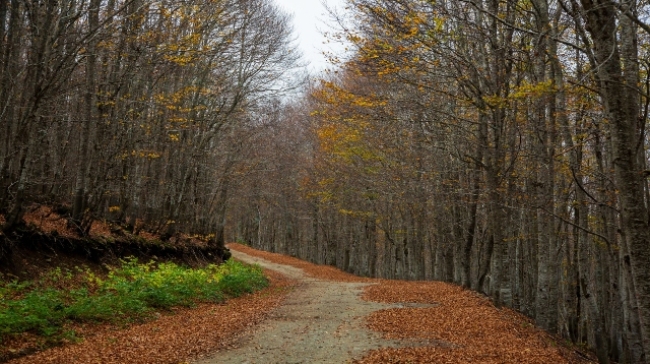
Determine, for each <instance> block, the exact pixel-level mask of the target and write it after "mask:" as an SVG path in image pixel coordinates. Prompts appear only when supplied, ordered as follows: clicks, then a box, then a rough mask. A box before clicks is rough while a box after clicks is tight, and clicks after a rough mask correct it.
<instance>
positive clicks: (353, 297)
mask: <svg viewBox="0 0 650 364" xmlns="http://www.w3.org/2000/svg"><path fill="white" fill-rule="evenodd" d="M232 253H233V256H234V257H235V258H236V259H238V260H241V261H243V262H246V263H257V264H259V265H260V266H262V267H264V268H267V269H271V270H274V271H277V272H280V273H282V274H285V275H287V276H289V277H291V278H292V279H295V280H297V281H298V282H299V283H298V286H297V287H296V288H295V289H294V290H293V291H292V292H291V293H290V294H289V296H288V297H287V299H286V301H285V303H284V304H283V305H282V306H281V307H279V308H278V309H277V310H276V311H274V312H273V313H272V314H271V316H270V318H269V319H268V320H266V321H265V322H264V323H263V324H262V325H260V326H259V327H257V328H256V329H255V331H254V332H252V333H251V334H250V335H248V336H247V337H245V338H243V339H242V340H241V341H240V342H239V343H237V346H238V347H237V348H235V349H231V350H223V351H220V352H217V353H215V354H214V355H213V356H212V357H211V358H210V359H206V360H202V361H199V362H197V364H217V363H219V364H231V363H232V364H235V363H237V364H241V363H247V364H254V363H257V364H259V363H265V364H266V363H295V364H297V363H346V362H349V361H351V360H352V359H354V358H359V357H361V356H362V355H363V353H364V352H366V351H368V350H371V349H377V348H380V347H398V346H401V345H400V342H398V341H389V340H384V339H382V338H381V336H380V335H379V334H378V333H375V332H372V331H370V330H368V329H367V328H366V325H365V323H364V318H365V317H366V316H367V315H368V314H370V313H372V312H374V311H377V310H381V309H385V308H391V307H398V305H389V304H380V303H373V302H366V301H363V300H362V299H361V298H360V297H359V295H360V293H361V291H362V289H363V288H364V287H366V286H367V285H368V284H367V283H342V282H332V281H322V280H317V279H314V278H310V277H307V276H306V275H305V274H304V273H303V271H302V270H301V269H298V268H294V267H291V266H287V265H281V264H276V263H272V262H270V261H267V260H264V259H261V258H257V257H253V256H250V255H247V254H244V253H241V252H238V251H234V250H233V251H232ZM410 346H413V343H412V342H411V343H410Z"/></svg>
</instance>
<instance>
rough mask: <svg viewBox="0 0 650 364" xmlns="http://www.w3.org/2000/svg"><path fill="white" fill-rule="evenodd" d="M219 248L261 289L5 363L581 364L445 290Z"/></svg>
mask: <svg viewBox="0 0 650 364" xmlns="http://www.w3.org/2000/svg"><path fill="white" fill-rule="evenodd" d="M229 248H230V249H231V250H232V253H233V256H234V258H235V259H237V260H240V261H243V262H246V263H255V264H259V265H260V266H262V267H263V268H264V269H265V272H266V274H267V276H268V277H269V279H270V282H271V285H270V287H268V288H266V289H264V290H262V291H259V292H257V293H254V294H249V295H245V296H242V297H240V298H235V299H231V300H228V301H227V302H226V303H224V304H201V305H199V306H198V307H194V308H191V309H188V308H180V309H174V310H172V311H171V312H168V313H165V312H163V313H162V314H161V315H160V316H159V317H158V318H157V319H156V320H153V321H150V322H146V323H143V324H136V325H131V326H128V327H118V326H115V325H89V326H88V327H87V328H86V330H85V331H83V330H82V332H81V333H82V334H83V337H84V338H85V339H84V340H83V341H82V342H78V343H68V344H65V345H63V346H59V347H54V348H50V349H47V350H44V351H41V352H38V353H35V354H32V355H27V356H24V357H22V358H20V359H16V360H13V361H9V363H11V364H18V363H21V364H22V363H134V364H138V363H152V364H153V363H169V364H179V363H189V362H193V363H196V364H212V363H224V364H228V363H248V364H253V363H359V364H365V363H470V362H471V363H485V364H488V363H587V362H591V361H590V360H588V359H586V357H584V356H582V355H581V354H579V353H578V352H576V351H574V350H573V349H570V348H568V347H566V346H564V345H562V344H561V343H559V342H558V341H557V340H556V339H555V338H553V337H552V336H550V335H548V334H546V333H545V332H544V331H542V330H540V329H537V328H535V326H534V325H533V324H532V323H531V321H530V320H529V319H527V318H526V317H524V316H522V315H520V314H517V313H515V312H513V311H511V310H508V309H497V308H495V307H494V305H492V303H491V302H490V301H489V300H488V299H486V298H484V297H482V296H480V295H478V294H476V293H473V292H471V291H468V290H463V289H462V288H460V287H457V286H454V285H450V284H446V283H440V282H405V281H390V280H375V279H368V278H361V277H356V276H354V275H350V274H347V273H345V272H342V271H340V270H338V269H336V268H333V267H330V266H321V265H314V264H311V263H308V262H305V261H302V260H299V259H296V258H292V257H288V256H285V255H280V254H274V253H268V252H262V251H258V250H255V249H252V248H249V247H247V246H244V245H239V244H230V245H229ZM77 329H80V328H77ZM81 329H83V328H81Z"/></svg>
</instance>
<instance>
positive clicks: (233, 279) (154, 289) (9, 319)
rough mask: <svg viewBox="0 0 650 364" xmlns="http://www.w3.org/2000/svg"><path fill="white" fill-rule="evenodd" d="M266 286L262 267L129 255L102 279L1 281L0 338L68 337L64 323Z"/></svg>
mask: <svg viewBox="0 0 650 364" xmlns="http://www.w3.org/2000/svg"><path fill="white" fill-rule="evenodd" d="M267 285H268V281H267V279H266V277H264V274H263V273H262V269H261V268H260V267H258V266H247V265H243V264H241V263H238V262H235V261H232V260H230V261H228V262H226V263H225V264H222V265H219V266H216V265H209V266H207V267H205V268H200V269H192V268H187V267H183V266H179V265H176V264H174V263H159V264H155V263H146V264H142V263H138V261H137V260H135V259H130V260H126V261H123V264H122V266H121V267H119V268H111V269H110V270H109V272H108V275H106V276H103V277H99V276H97V275H95V274H94V273H93V272H92V271H90V270H88V269H86V270H81V269H78V270H77V272H76V273H74V274H73V273H72V272H70V271H66V272H65V273H64V272H61V270H59V269H57V270H54V271H52V272H50V273H49V274H48V275H46V276H45V277H44V278H43V279H42V280H41V281H39V282H22V283H18V282H0V342H2V340H3V338H7V337H8V336H10V335H16V334H20V333H24V332H32V333H36V334H38V335H40V336H43V337H45V338H52V340H56V338H59V337H61V336H62V335H69V332H67V331H65V330H64V325H65V324H66V323H71V322H112V323H128V322H137V321H144V320H147V319H149V318H150V317H152V315H153V313H154V312H155V311H156V310H166V309H170V308H172V307H177V306H186V307H189V306H193V305H195V304H197V303H200V302H222V301H223V300H225V299H226V298H229V297H237V296H240V295H242V294H244V293H251V292H254V291H256V290H259V289H262V288H264V287H266V286H267Z"/></svg>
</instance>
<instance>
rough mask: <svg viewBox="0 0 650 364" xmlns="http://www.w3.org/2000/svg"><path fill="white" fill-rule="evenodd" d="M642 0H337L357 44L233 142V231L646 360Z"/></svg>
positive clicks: (649, 304)
mask: <svg viewBox="0 0 650 364" xmlns="http://www.w3.org/2000/svg"><path fill="white" fill-rule="evenodd" d="M648 10H649V6H648V4H647V3H646V2H644V1H637V0H620V1H615V0H580V1H578V0H527V1H518V0H467V1H444V0H443V1H425V0H390V1H389V0H349V1H348V7H347V11H348V12H347V13H346V14H345V15H343V16H341V17H340V19H339V20H340V21H341V23H342V24H343V25H344V27H343V29H345V31H343V32H342V33H341V34H340V35H339V36H340V37H344V38H346V39H347V40H348V41H349V42H350V43H351V44H353V45H354V46H355V49H356V51H355V52H354V55H353V56H352V57H351V58H350V59H349V60H348V61H346V62H344V63H343V64H342V65H341V68H340V70H339V71H338V72H337V73H330V74H329V75H328V76H327V77H324V78H323V79H322V80H321V81H320V82H316V83H315V84H314V85H312V87H311V89H310V95H309V97H306V98H305V99H304V100H302V101H300V102H299V103H296V104H294V105H291V106H290V107H287V108H286V109H284V110H283V111H282V114H283V116H281V117H280V118H281V119H283V120H284V121H283V122H281V123H277V124H274V125H273V126H272V127H267V131H266V132H265V133H264V135H265V137H264V140H263V142H260V143H256V144H255V147H254V148H253V150H252V151H250V153H251V155H250V156H248V157H247V160H249V161H250V162H251V163H252V164H251V166H254V168H251V169H249V171H248V172H247V176H249V177H250V178H247V179H246V178H243V179H244V181H243V182H242V183H241V184H240V189H239V190H238V194H239V195H238V196H240V198H238V200H237V201H238V203H237V208H236V209H234V210H233V212H232V214H231V217H232V221H233V226H232V227H233V230H232V231H233V236H234V237H236V238H239V239H243V240H245V241H247V242H249V243H250V244H253V245H254V246H257V247H261V248H264V249H268V250H275V251H280V252H288V253H290V254H293V255H297V256H299V257H303V258H308V259H310V260H312V261H315V262H318V263H326V264H333V265H337V266H339V267H341V268H343V269H345V270H348V271H351V272H354V273H358V274H362V275H368V276H377V277H386V278H406V279H439V280H445V281H450V282H456V283H458V284H462V285H464V286H466V287H469V288H472V289H475V290H478V291H480V292H483V293H485V294H487V295H489V296H490V297H492V298H493V299H494V300H495V302H496V303H497V304H499V305H507V306H510V307H513V308H515V309H517V310H520V311H522V312H524V313H526V314H527V315H530V316H531V317H534V318H535V319H536V321H537V323H538V324H539V325H541V326H542V327H544V328H546V329H548V330H549V331H551V332H554V333H558V334H559V335H561V336H563V337H565V338H567V339H570V340H571V341H573V342H575V343H579V344H581V345H588V346H589V347H590V348H593V349H594V350H595V351H596V352H597V354H598V357H599V359H600V360H601V361H602V362H609V360H615V361H617V362H625V363H648V362H650V270H649V269H648V264H649V263H650V229H649V226H648V223H649V212H650V211H649V208H648V203H649V202H650V197H649V196H650V190H649V188H648V182H647V177H648V176H649V174H650V173H648V143H649V142H650V139H649V138H648V134H647V131H646V124H647V121H648V111H649V109H650V108H649V105H650V98H649V97H648V93H649V92H650V81H649V80H650V72H649V71H650V69H649V67H650V55H649V54H648V49H649V47H650V38H649V36H650V33H648V31H649V30H650V28H649V27H648V25H647V24H646V23H644V21H645V19H647V18H648V14H647V12H648Z"/></svg>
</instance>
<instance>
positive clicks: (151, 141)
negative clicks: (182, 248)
mask: <svg viewBox="0 0 650 364" xmlns="http://www.w3.org/2000/svg"><path fill="white" fill-rule="evenodd" d="M290 33H291V28H290V27H289V25H288V22H287V17H286V16H285V15H284V14H282V13H281V12H279V11H278V10H277V9H276V7H275V5H274V4H273V3H272V2H271V1H268V0H187V1H173V0H56V1H54V0H10V1H0V86H1V87H0V145H1V146H0V177H1V178H0V216H2V217H3V218H2V219H0V220H3V221H0V223H3V229H2V230H3V231H4V232H5V236H7V237H9V236H10V232H12V231H15V229H16V227H17V226H18V225H20V223H21V221H22V216H23V214H24V213H25V210H26V209H27V208H28V207H29V206H30V204H32V203H46V204H51V205H57V206H62V207H63V208H66V207H67V209H68V210H69V217H70V224H72V225H73V226H74V227H76V228H77V230H78V231H79V232H80V233H81V234H86V233H87V232H88V230H89V228H90V225H91V222H92V221H93V220H94V219H98V218H104V219H109V220H111V221H113V222H115V223H118V224H123V225H125V226H130V227H134V226H136V225H138V226H140V225H141V226H147V227H148V228H149V229H150V230H153V231H157V232H159V233H161V234H163V236H164V235H167V236H170V235H172V234H174V233H175V232H177V231H183V232H187V233H195V234H203V235H210V236H211V237H213V238H214V239H213V241H214V242H215V243H217V244H223V222H224V214H225V207H224V206H225V202H226V199H227V195H228V190H229V184H230V179H231V176H232V174H233V172H234V171H233V168H234V166H235V165H236V162H237V160H238V158H239V150H240V149H242V148H245V147H246V145H245V142H246V141H245V138H243V137H241V133H242V130H244V129H246V127H247V125H248V124H249V123H251V119H252V118H253V117H252V115H253V114H255V113H256V111H255V110H257V109H258V108H259V107H260V105H261V104H264V103H265V102H267V101H263V99H264V98H265V97H266V98H269V97H270V96H269V95H270V94H271V92H272V91H273V87H277V86H281V84H282V82H280V80H279V79H280V77H281V76H282V75H283V74H284V73H285V72H287V70H289V69H290V68H291V67H294V65H295V62H296V59H297V55H296V54H295V52H292V50H291V45H290V40H291V34H290ZM136 219H138V221H141V223H140V222H139V223H138V224H136Z"/></svg>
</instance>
